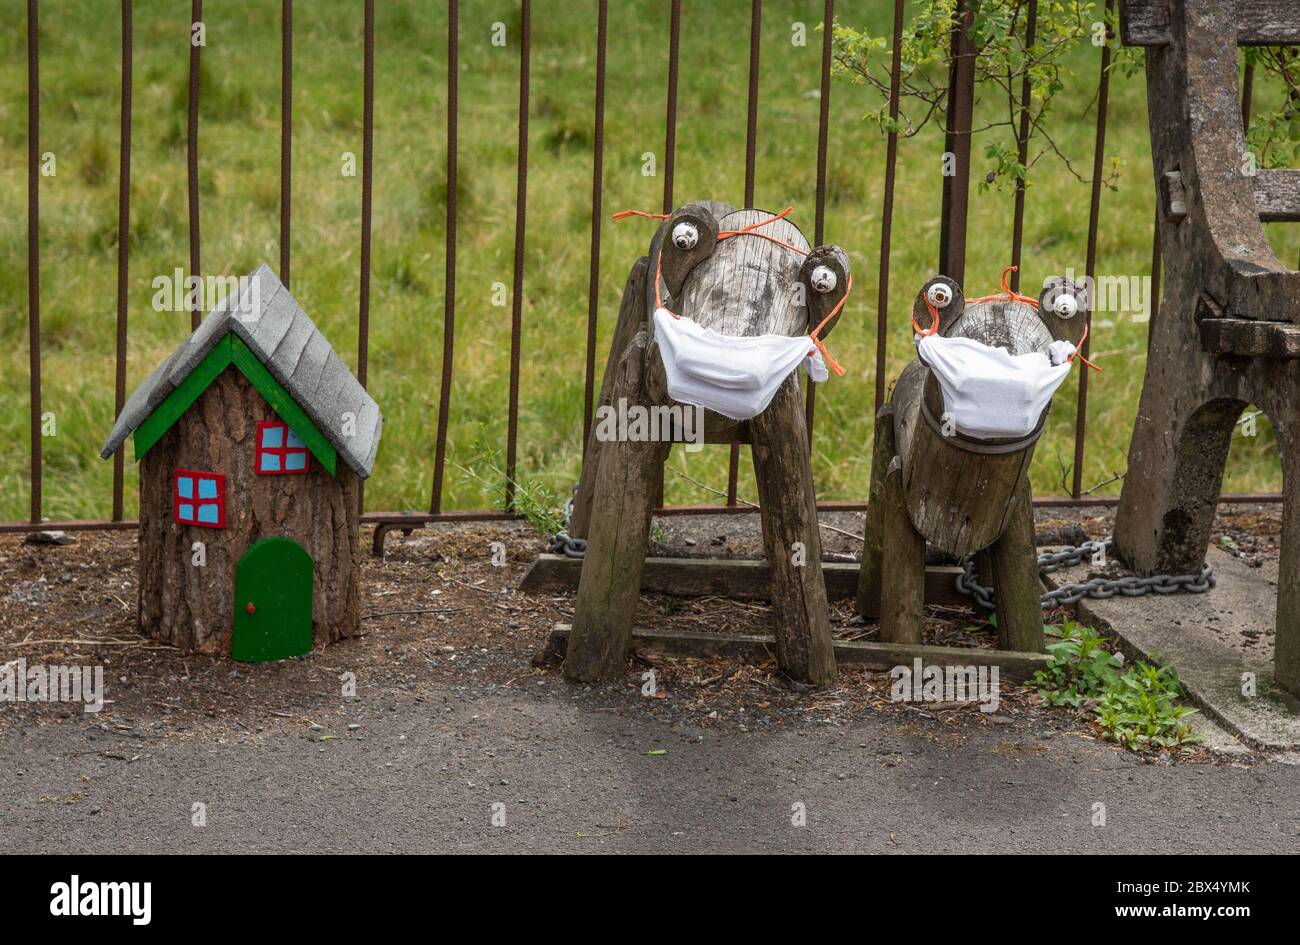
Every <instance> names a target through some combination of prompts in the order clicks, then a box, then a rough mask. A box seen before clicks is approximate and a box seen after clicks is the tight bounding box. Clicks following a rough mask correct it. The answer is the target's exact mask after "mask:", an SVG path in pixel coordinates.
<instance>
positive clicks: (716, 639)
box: [538, 623, 1047, 682]
mask: <svg viewBox="0 0 1300 945" xmlns="http://www.w3.org/2000/svg"><path fill="white" fill-rule="evenodd" d="M569 633H570V630H569V625H568V624H563V623H561V624H556V625H555V627H554V629H552V630H551V635H550V637H549V639H548V640H547V642H546V644H545V647H544V648H543V651H542V653H541V654H539V657H540V658H539V660H538V662H552V661H554V660H558V659H560V658H562V657H563V656H564V653H565V650H566V648H567V645H568V637H569ZM631 646H632V648H634V649H644V650H654V651H655V652H658V653H663V654H665V655H670V656H695V657H704V656H714V657H729V658H733V659H740V660H744V661H746V662H751V663H760V662H762V661H764V660H765V659H770V658H771V657H772V656H773V654H774V652H775V649H776V640H775V639H774V638H773V637H771V636H767V635H765V634H764V635H759V634H747V633H696V632H694V631H685V630H644V629H636V630H633V631H632V638H631ZM834 646H835V660H836V662H837V663H838V664H839V665H840V666H861V667H869V668H875V669H881V670H888V669H893V668H894V667H895V666H907V667H909V668H910V667H911V665H912V662H913V660H916V659H920V660H921V662H922V663H923V664H924V665H926V666H996V667H998V674H999V677H1000V678H1004V679H1006V680H1007V681H1009V682H1022V681H1024V680H1026V679H1028V678H1029V677H1031V676H1032V675H1033V674H1034V673H1036V672H1037V671H1038V670H1040V669H1045V668H1046V667H1047V656H1046V655H1044V654H1042V653H1013V652H1010V651H1007V650H980V649H975V648H973V647H970V648H967V647H957V646H928V645H925V644H910V643H872V642H869V641H864V640H837V641H835V644H834Z"/></svg>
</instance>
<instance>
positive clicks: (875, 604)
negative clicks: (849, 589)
mask: <svg viewBox="0 0 1300 945" xmlns="http://www.w3.org/2000/svg"><path fill="white" fill-rule="evenodd" d="M894 453H895V450H894V405H893V404H892V403H889V404H884V405H883V406H882V407H881V408H880V410H879V411H878V412H877V413H876V435H875V445H874V448H873V449H872V451H871V496H870V499H869V501H868V502H867V523H866V529H865V533H864V535H863V541H862V569H861V570H860V571H859V572H858V607H857V610H858V613H859V614H860V615H861V616H862V618H863V619H864V620H875V619H876V617H878V616H879V615H880V565H881V561H882V558H883V554H884V544H883V533H882V530H881V522H882V519H881V508H882V506H883V504H884V492H885V470H886V469H888V468H889V461H890V460H891V459H893V458H894Z"/></svg>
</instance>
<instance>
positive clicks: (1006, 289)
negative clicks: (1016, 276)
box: [966, 266, 1038, 308]
mask: <svg viewBox="0 0 1300 945" xmlns="http://www.w3.org/2000/svg"><path fill="white" fill-rule="evenodd" d="M1019 270H1020V267H1019V266H1007V267H1006V268H1005V269H1003V270H1002V294H1001V295H984V296H980V297H979V298H978V299H967V300H966V304H968V305H970V304H973V303H975V302H1002V301H1008V300H1009V301H1012V302H1024V303H1025V304H1026V305H1032V306H1033V307H1034V308H1038V299H1033V298H1030V297H1029V296H1027V295H1021V294H1020V293H1019V292H1013V291H1011V286H1009V285H1007V273H1009V272H1018V271H1019Z"/></svg>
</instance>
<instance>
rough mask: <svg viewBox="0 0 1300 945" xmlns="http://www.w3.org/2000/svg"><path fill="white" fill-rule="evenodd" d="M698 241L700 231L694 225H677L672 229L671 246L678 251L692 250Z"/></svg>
mask: <svg viewBox="0 0 1300 945" xmlns="http://www.w3.org/2000/svg"><path fill="white" fill-rule="evenodd" d="M699 241H700V231H699V230H698V229H696V228H695V224H694V223H679V224H677V225H676V226H675V227H673V245H674V246H676V247H677V248H678V249H694V248H695V246H696V244H697V243H699Z"/></svg>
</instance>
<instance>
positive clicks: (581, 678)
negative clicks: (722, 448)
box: [564, 332, 669, 682]
mask: <svg viewBox="0 0 1300 945" xmlns="http://www.w3.org/2000/svg"><path fill="white" fill-rule="evenodd" d="M645 353H646V336H645V333H644V332H637V334H636V335H635V336H634V337H633V338H632V341H631V342H630V343H629V344H628V346H627V349H626V350H625V351H624V352H623V356H622V358H621V359H620V360H619V363H618V367H617V369H616V372H615V379H614V385H613V390H612V392H611V399H612V401H613V402H614V403H618V402H619V401H620V399H626V402H627V404H628V406H629V407H631V406H634V405H638V404H643V403H644V401H645V398H644V396H643V393H642V377H643V375H644V368H645ZM597 429H598V426H593V427H592V431H593V435H594V433H595V431H596V430H597ZM668 447H669V444H668V443H658V442H645V441H629V440H627V439H617V440H613V441H610V442H606V443H604V444H603V446H602V449H601V450H600V465H599V468H598V470H597V472H596V482H595V484H594V489H593V493H592V494H593V504H592V515H591V524H590V527H589V532H588V537H587V556H586V559H585V560H584V561H583V564H582V579H581V580H580V581H579V582H578V600H577V603H576V604H575V605H574V614H573V633H572V635H571V637H570V639H569V649H568V654H567V656H566V657H565V660H564V675H565V676H566V677H567V678H569V679H571V680H574V681H575V682H595V681H597V680H601V679H607V678H609V677H611V676H614V675H616V674H617V673H619V672H621V671H622V670H623V669H624V667H625V666H626V662H627V646H628V641H629V640H630V639H631V637H632V622H633V620H634V618H635V616H636V605H637V601H638V599H639V598H640V596H641V570H642V568H643V567H644V566H645V556H646V539H647V538H648V537H649V533H650V504H651V503H652V502H653V501H654V491H653V490H654V483H655V482H656V481H657V480H656V475H655V472H654V469H655V467H656V466H659V467H662V465H663V461H664V456H665V455H666V453H667V450H668ZM660 475H662V473H660Z"/></svg>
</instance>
